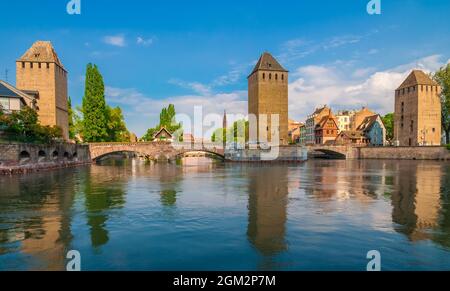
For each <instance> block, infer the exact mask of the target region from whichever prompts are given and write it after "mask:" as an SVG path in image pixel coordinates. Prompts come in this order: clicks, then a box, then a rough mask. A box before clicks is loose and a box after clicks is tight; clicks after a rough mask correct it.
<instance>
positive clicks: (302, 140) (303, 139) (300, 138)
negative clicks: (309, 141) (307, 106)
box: [298, 124, 306, 145]
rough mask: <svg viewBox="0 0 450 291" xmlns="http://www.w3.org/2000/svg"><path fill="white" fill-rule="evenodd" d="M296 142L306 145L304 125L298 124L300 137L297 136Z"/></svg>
mask: <svg viewBox="0 0 450 291" xmlns="http://www.w3.org/2000/svg"><path fill="white" fill-rule="evenodd" d="M298 143H299V144H300V145H306V125H305V124H302V125H300V137H299V138H298Z"/></svg>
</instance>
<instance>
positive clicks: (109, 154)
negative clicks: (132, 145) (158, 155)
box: [91, 150, 154, 162]
mask: <svg viewBox="0 0 450 291" xmlns="http://www.w3.org/2000/svg"><path fill="white" fill-rule="evenodd" d="M120 153H129V154H135V155H137V156H140V157H145V158H148V159H154V157H151V156H149V155H147V154H145V153H141V152H137V151H128V150H123V151H111V152H107V153H104V154H102V155H99V156H95V157H92V156H91V159H92V160H93V161H94V162H98V161H100V160H103V159H105V158H107V157H109V156H113V155H115V154H120Z"/></svg>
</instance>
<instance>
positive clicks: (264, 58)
mask: <svg viewBox="0 0 450 291" xmlns="http://www.w3.org/2000/svg"><path fill="white" fill-rule="evenodd" d="M259 70H265V71H280V72H287V70H286V69H285V68H283V66H281V65H280V63H279V62H278V61H277V60H276V59H275V58H274V57H273V56H272V55H271V54H270V53H268V52H265V53H263V54H262V55H261V57H260V58H259V60H258V62H257V63H256V66H255V68H254V69H253V71H252V73H251V74H250V75H252V74H253V73H254V72H256V71H259Z"/></svg>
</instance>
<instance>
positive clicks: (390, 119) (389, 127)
mask: <svg viewBox="0 0 450 291" xmlns="http://www.w3.org/2000/svg"><path fill="white" fill-rule="evenodd" d="M382 119H383V123H384V126H385V127H386V138H387V140H393V139H394V113H389V114H386V115H385V116H384V117H383V118H382Z"/></svg>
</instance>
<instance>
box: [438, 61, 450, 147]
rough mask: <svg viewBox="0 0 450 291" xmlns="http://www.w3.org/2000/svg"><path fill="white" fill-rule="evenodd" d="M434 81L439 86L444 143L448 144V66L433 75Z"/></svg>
mask: <svg viewBox="0 0 450 291" xmlns="http://www.w3.org/2000/svg"><path fill="white" fill-rule="evenodd" d="M434 80H435V81H436V82H438V83H439V85H441V88H442V92H441V103H442V129H443V131H444V132H445V138H446V143H447V144H450V64H447V66H445V67H443V68H441V69H440V70H439V71H437V72H436V73H435V74H434Z"/></svg>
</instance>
